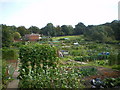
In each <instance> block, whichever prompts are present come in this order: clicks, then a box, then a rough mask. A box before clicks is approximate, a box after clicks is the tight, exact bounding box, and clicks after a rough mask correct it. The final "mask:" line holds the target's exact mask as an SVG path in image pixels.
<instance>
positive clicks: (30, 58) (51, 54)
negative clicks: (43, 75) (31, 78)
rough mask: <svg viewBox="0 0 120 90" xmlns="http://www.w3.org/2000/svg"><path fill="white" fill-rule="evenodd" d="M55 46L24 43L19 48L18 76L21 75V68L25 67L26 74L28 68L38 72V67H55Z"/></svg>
mask: <svg viewBox="0 0 120 90" xmlns="http://www.w3.org/2000/svg"><path fill="white" fill-rule="evenodd" d="M57 60H58V59H57V53H56V48H55V47H52V46H50V45H40V44H35V45H24V46H22V47H21V48H20V62H21V64H22V65H21V69H20V76H23V74H22V71H21V70H22V69H25V71H26V75H27V74H28V73H29V68H31V70H34V68H35V67H36V68H37V71H36V72H39V68H43V69H47V67H56V65H57Z"/></svg>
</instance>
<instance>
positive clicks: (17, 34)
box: [13, 32, 21, 40]
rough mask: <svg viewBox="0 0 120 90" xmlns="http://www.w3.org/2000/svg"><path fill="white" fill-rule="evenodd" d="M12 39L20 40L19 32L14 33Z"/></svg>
mask: <svg viewBox="0 0 120 90" xmlns="http://www.w3.org/2000/svg"><path fill="white" fill-rule="evenodd" d="M13 37H14V40H17V39H20V38H21V35H20V33H19V32H15V33H14V34H13Z"/></svg>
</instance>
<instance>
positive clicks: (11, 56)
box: [2, 48, 19, 60]
mask: <svg viewBox="0 0 120 90" xmlns="http://www.w3.org/2000/svg"><path fill="white" fill-rule="evenodd" d="M18 56H19V55H18V51H17V50H16V49H9V48H7V49H6V48H5V49H2V59H4V60H17V59H18Z"/></svg>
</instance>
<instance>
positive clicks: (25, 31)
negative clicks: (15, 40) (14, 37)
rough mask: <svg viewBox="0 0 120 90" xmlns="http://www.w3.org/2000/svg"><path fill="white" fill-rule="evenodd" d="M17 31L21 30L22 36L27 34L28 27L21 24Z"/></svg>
mask: <svg viewBox="0 0 120 90" xmlns="http://www.w3.org/2000/svg"><path fill="white" fill-rule="evenodd" d="M17 32H19V33H20V35H21V36H25V34H27V29H26V28H25V27H24V26H19V27H18V28H17Z"/></svg>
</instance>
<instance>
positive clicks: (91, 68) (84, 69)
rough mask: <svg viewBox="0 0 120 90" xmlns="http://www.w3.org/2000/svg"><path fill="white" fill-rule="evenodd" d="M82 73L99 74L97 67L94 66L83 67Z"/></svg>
mask: <svg viewBox="0 0 120 90" xmlns="http://www.w3.org/2000/svg"><path fill="white" fill-rule="evenodd" d="M80 74H81V75H83V76H90V75H95V74H97V69H96V68H94V67H88V68H81V69H80Z"/></svg>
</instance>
